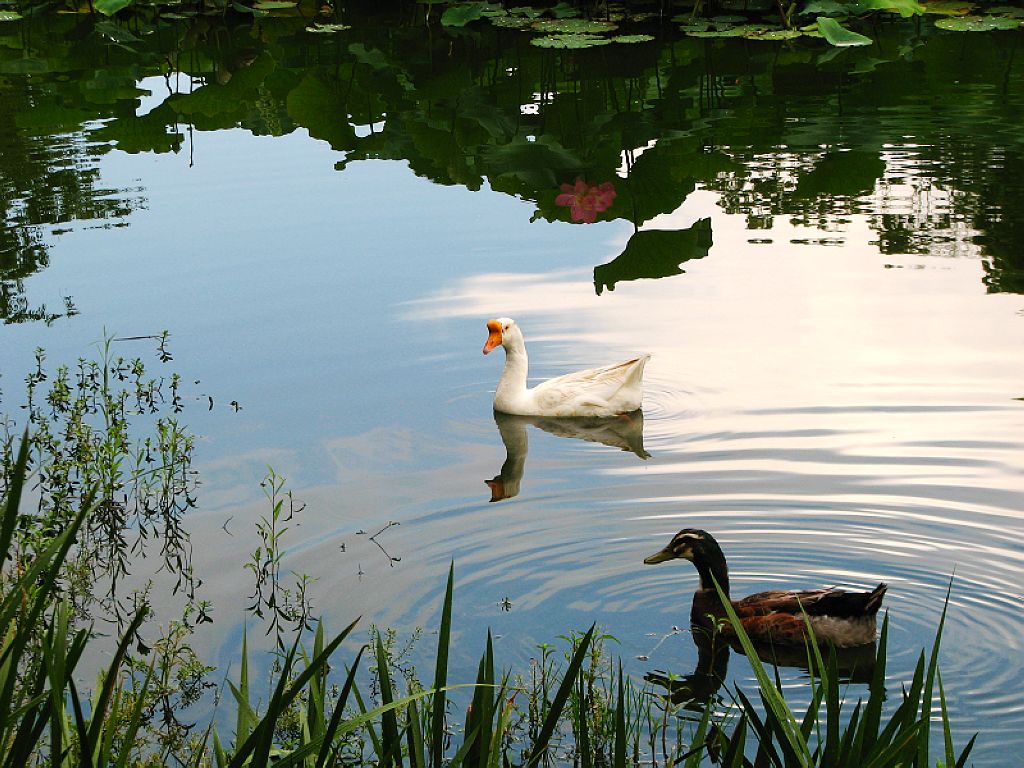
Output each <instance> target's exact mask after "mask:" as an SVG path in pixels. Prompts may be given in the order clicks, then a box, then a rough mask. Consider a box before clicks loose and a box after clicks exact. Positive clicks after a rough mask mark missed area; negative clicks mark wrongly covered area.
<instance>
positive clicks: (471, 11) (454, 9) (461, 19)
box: [441, 3, 500, 27]
mask: <svg viewBox="0 0 1024 768" xmlns="http://www.w3.org/2000/svg"><path fill="white" fill-rule="evenodd" d="M499 7H500V6H499ZM494 10H497V8H496V7H494V6H492V5H491V4H490V3H464V4H462V5H451V6H448V7H447V8H445V10H444V13H443V14H441V24H442V25H444V26H446V27H464V26H466V25H467V24H469V22H471V21H476V20H477V19H482V18H483V17H484V14H485V13H488V12H490V11H494Z"/></svg>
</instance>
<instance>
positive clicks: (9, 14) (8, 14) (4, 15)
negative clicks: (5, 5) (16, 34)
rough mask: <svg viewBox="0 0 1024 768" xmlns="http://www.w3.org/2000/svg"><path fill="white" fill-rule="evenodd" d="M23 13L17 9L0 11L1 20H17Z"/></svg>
mask: <svg viewBox="0 0 1024 768" xmlns="http://www.w3.org/2000/svg"><path fill="white" fill-rule="evenodd" d="M20 18H21V14H20V13H18V12H17V11H0V21H17V20H18V19H20Z"/></svg>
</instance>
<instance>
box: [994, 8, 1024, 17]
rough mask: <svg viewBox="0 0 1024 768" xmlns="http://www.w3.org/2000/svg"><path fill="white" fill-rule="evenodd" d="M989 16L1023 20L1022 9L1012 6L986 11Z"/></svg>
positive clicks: (1023, 11) (1023, 9) (1023, 12)
mask: <svg viewBox="0 0 1024 768" xmlns="http://www.w3.org/2000/svg"><path fill="white" fill-rule="evenodd" d="M988 12H989V15H991V16H1009V17H1010V18H1011V19H1024V8H1017V7H1016V6H1013V5H1000V6H998V7H996V8H989V9H988Z"/></svg>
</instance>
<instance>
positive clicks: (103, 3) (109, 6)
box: [93, 0, 135, 16]
mask: <svg viewBox="0 0 1024 768" xmlns="http://www.w3.org/2000/svg"><path fill="white" fill-rule="evenodd" d="M133 2H135V0H96V2H95V3H93V7H94V8H95V9H96V10H97V11H99V12H100V13H102V14H103V15H104V16H113V15H114V14H115V13H117V12H118V11H120V10H121V9H122V8H127V7H128V6H129V5H131V4H132V3H133Z"/></svg>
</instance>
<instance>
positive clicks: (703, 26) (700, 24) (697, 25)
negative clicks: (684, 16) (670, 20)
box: [679, 20, 711, 32]
mask: <svg viewBox="0 0 1024 768" xmlns="http://www.w3.org/2000/svg"><path fill="white" fill-rule="evenodd" d="M709 29H711V22H710V21H704V20H698V21H694V22H691V23H689V24H681V25H680V26H679V31H680V32H704V31H706V30H709Z"/></svg>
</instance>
